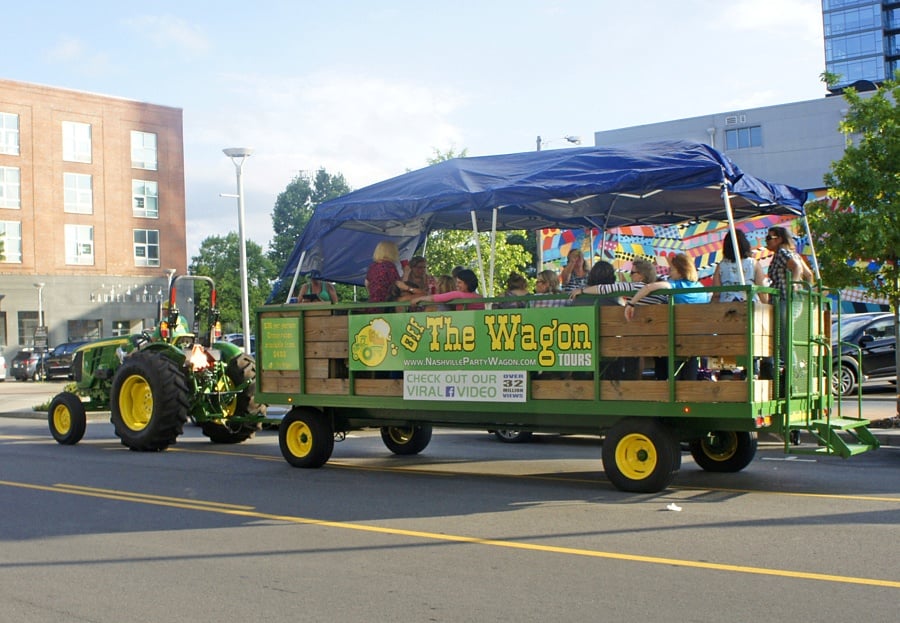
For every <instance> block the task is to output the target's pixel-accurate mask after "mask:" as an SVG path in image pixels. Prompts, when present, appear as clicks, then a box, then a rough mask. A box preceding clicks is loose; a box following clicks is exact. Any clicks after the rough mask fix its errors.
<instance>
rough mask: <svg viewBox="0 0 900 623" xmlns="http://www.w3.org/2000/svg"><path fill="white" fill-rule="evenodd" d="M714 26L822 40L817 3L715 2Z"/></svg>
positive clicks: (778, 0) (800, 0)
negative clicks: (716, 13) (717, 15)
mask: <svg viewBox="0 0 900 623" xmlns="http://www.w3.org/2000/svg"><path fill="white" fill-rule="evenodd" d="M714 6H715V7H716V11H717V12H719V15H720V17H719V19H717V20H716V21H717V23H718V24H719V26H720V27H722V28H727V29H728V30H732V31H758V32H760V33H765V34H768V35H775V36H778V37H781V36H786V37H803V38H804V39H816V40H818V41H821V40H822V3H821V2H820V0H737V1H731V2H718V1H717V2H716V3H715V5H714Z"/></svg>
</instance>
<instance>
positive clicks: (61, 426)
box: [47, 392, 87, 446]
mask: <svg viewBox="0 0 900 623" xmlns="http://www.w3.org/2000/svg"><path fill="white" fill-rule="evenodd" d="M47 422H48V424H49V425H50V434H51V435H53V438H54V439H55V440H56V441H58V442H59V443H61V444H62V445H64V446H74V445H75V444H76V443H78V442H79V441H81V438H82V437H84V431H85V428H86V427H87V415H86V414H85V411H84V404H83V403H82V402H81V399H80V398H79V397H78V396H76V395H75V394H73V393H72V392H60V393H59V394H57V395H56V396H55V397H54V398H53V400H52V401H51V402H50V410H49V411H48V412H47Z"/></svg>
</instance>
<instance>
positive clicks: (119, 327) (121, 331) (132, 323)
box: [112, 320, 144, 337]
mask: <svg viewBox="0 0 900 623" xmlns="http://www.w3.org/2000/svg"><path fill="white" fill-rule="evenodd" d="M143 329H144V322H143V321H142V320H113V323H112V334H113V337H121V336H123V335H131V334H133V333H140V332H141V331H143Z"/></svg>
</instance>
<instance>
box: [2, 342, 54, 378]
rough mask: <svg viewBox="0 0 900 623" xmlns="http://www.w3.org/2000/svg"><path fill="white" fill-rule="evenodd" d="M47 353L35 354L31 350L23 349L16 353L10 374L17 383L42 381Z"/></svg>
mask: <svg viewBox="0 0 900 623" xmlns="http://www.w3.org/2000/svg"><path fill="white" fill-rule="evenodd" d="M47 355H48V352H47V351H44V352H40V353H38V352H35V351H33V350H31V349H27V350H25V349H23V350H20V351H19V352H17V353H16V356H15V357H13V359H12V365H11V366H10V369H9V373H10V375H11V376H12V377H13V378H14V379H16V380H17V381H27V380H28V379H31V380H33V381H39V380H41V375H42V373H43V366H42V363H43V362H44V360H46V357H47Z"/></svg>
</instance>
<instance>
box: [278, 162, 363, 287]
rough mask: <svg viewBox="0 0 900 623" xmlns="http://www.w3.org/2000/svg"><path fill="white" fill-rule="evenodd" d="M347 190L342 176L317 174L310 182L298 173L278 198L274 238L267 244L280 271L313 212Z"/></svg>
mask: <svg viewBox="0 0 900 623" xmlns="http://www.w3.org/2000/svg"><path fill="white" fill-rule="evenodd" d="M350 190H351V189H350V186H349V185H347V181H346V180H345V179H344V176H343V175H342V174H341V173H338V174H336V175H331V174H330V173H328V172H327V171H326V170H325V169H322V168H320V169H319V170H318V171H316V174H315V176H314V177H313V178H310V177H309V175H308V174H307V173H305V172H304V173H300V174H299V175H297V176H296V177H295V178H294V179H293V180H291V182H290V184H288V185H287V187H286V188H285V189H284V190H283V191H282V192H281V193H280V194H279V195H278V198H277V199H276V200H275V207H274V209H273V210H272V229H273V230H274V231H275V237H274V238H272V241H271V242H270V243H269V254H268V255H269V259H270V260H271V261H272V262H273V263H274V264H275V266H276V268H277V269H278V270H279V271H280V270H281V268H282V267H283V266H284V265H285V264H286V263H287V260H288V257H290V255H291V251H293V250H294V243H296V242H297V238H298V237H299V236H300V233H301V232H302V231H303V228H304V227H306V224H307V223H308V222H309V219H310V217H312V214H313V210H315V208H316V206H317V205H319V204H320V203H322V202H323V201H328V200H329V199H334V198H335V197H340V196H341V195H346V194H347V193H348V192H350Z"/></svg>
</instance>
